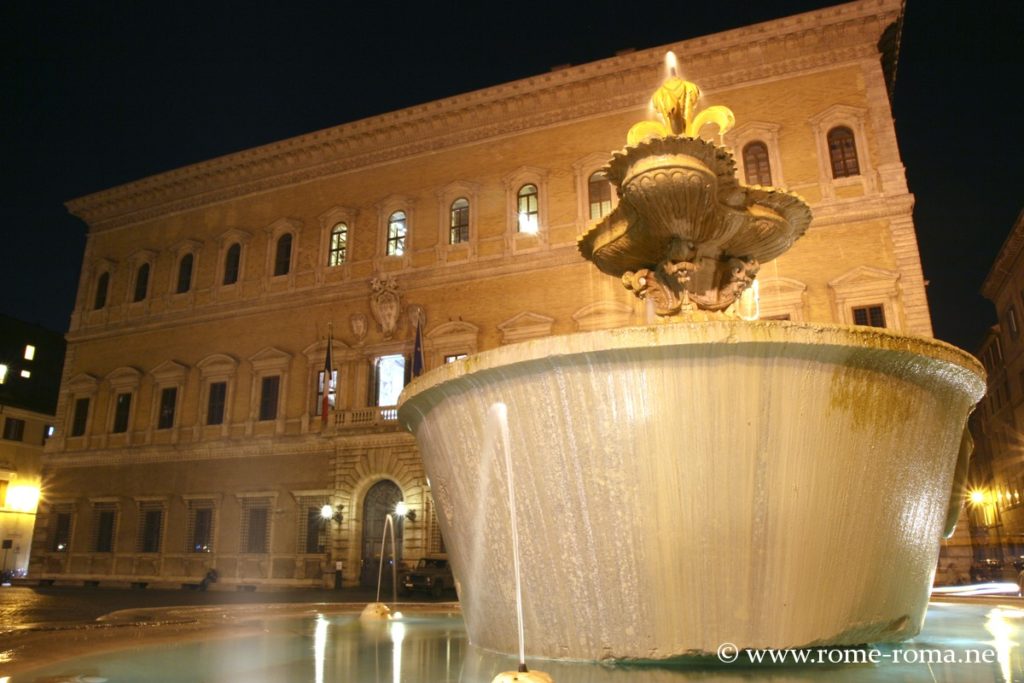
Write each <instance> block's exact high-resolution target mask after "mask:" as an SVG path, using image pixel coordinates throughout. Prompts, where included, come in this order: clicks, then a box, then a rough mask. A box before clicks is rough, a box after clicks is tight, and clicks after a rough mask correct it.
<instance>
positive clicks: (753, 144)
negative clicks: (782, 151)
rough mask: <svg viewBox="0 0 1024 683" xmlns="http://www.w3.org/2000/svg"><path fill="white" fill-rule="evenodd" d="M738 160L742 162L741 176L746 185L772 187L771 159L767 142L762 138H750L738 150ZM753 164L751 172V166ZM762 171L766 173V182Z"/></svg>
mask: <svg viewBox="0 0 1024 683" xmlns="http://www.w3.org/2000/svg"><path fill="white" fill-rule="evenodd" d="M752 157H755V158H752ZM740 160H741V162H742V164H743V177H744V178H745V179H746V181H747V182H746V184H747V185H760V186H761V187H774V183H773V181H772V159H771V155H770V154H769V152H768V143H767V142H765V141H764V140H750V141H749V142H747V143H746V144H745V145H743V149H742V150H741V151H740ZM752 165H753V166H754V167H755V168H754V170H753V173H752V172H751V166H752ZM763 172H764V173H767V182H763V181H764V180H765V176H764V175H763Z"/></svg>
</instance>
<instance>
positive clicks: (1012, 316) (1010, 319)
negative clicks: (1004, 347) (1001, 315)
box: [1006, 306, 1020, 339]
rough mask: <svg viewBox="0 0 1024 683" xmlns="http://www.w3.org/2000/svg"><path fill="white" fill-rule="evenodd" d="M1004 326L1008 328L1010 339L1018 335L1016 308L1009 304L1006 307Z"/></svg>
mask: <svg viewBox="0 0 1024 683" xmlns="http://www.w3.org/2000/svg"><path fill="white" fill-rule="evenodd" d="M1006 327H1007V329H1009V330H1010V339H1016V338H1017V337H1019V336H1020V326H1019V325H1018V324H1017V309H1016V308H1014V307H1013V306H1010V307H1009V308H1007V309H1006Z"/></svg>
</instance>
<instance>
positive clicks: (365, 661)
mask: <svg viewBox="0 0 1024 683" xmlns="http://www.w3.org/2000/svg"><path fill="white" fill-rule="evenodd" d="M1006 603H1012V604H1001V603H1000V602H998V601H991V602H990V603H988V604H978V603H974V604H951V603H944V602H935V603H932V605H931V608H930V609H929V611H928V617H927V620H926V621H925V626H924V630H923V631H922V632H921V633H920V634H919V635H918V636H917V637H915V638H913V639H912V640H909V641H906V642H904V643H901V644H898V645H888V646H878V647H876V648H873V649H869V648H863V647H862V648H852V649H851V651H852V652H855V653H861V654H860V656H861V657H866V656H868V655H869V654H871V653H875V654H874V655H873V656H874V657H875V659H876V661H877V663H875V664H870V663H864V664H827V663H826V664H802V665H794V664H791V663H789V664H787V665H781V664H780V665H772V666H767V667H766V666H765V665H760V666H754V665H751V664H750V663H749V662H747V661H743V660H741V661H739V662H737V663H734V664H728V663H723V662H720V661H719V660H718V659H717V658H716V657H710V658H701V659H690V660H681V661H677V662H673V663H669V664H665V663H663V664H661V665H657V666H655V665H644V666H635V665H630V664H629V663H620V664H617V665H614V666H611V665H602V664H597V663H579V662H569V661H545V662H543V668H545V669H546V670H547V671H548V672H549V673H551V674H552V676H553V677H554V678H555V680H557V681H558V682H559V683H574V682H580V683H582V682H583V681H587V682H591V683H605V682H607V683H627V682H635V681H643V682H644V683H673V682H678V683H682V682H683V681H690V680H703V681H745V680H763V679H764V678H766V677H768V678H771V680H773V681H812V680H826V679H827V680H829V681H851V682H852V681H858V682H860V681H904V682H913V681H922V682H923V681H935V680H947V681H951V680H970V681H976V682H978V683H985V682H988V681H992V682H993V683H995V682H997V681H1000V682H1001V681H1012V680H1020V677H1021V676H1022V675H1024V662H1022V657H1021V651H1020V645H1021V633H1022V628H1024V610H1022V609H1021V605H1020V601H1018V600H1007V601H1006ZM337 608H338V607H337V606H330V605H319V606H317V609H319V611H316V610H312V611H310V610H309V609H308V608H306V610H305V611H304V612H296V611H295V609H294V607H292V608H290V609H289V610H287V611H283V612H281V613H275V612H274V609H273V608H267V607H266V606H262V609H261V607H257V606H246V607H234V608H215V609H210V608H206V609H203V610H197V609H195V608H187V609H186V608H169V609H164V610H146V614H147V616H148V617H149V618H150V619H157V620H163V621H164V622H165V623H164V624H163V625H141V626H140V625H131V626H124V627H121V628H116V629H115V628H109V629H94V628H93V629H84V630H77V631H59V632H54V633H50V634H47V635H46V636H45V637H41V638H39V639H38V641H37V642H36V645H35V646H34V647H35V652H36V653H37V656H40V657H45V658H49V659H53V658H54V653H62V652H64V651H65V650H66V646H67V645H68V644H70V643H80V644H81V643H85V644H86V645H87V646H88V647H89V649H94V648H95V647H97V645H96V643H95V642H93V641H96V640H104V639H105V638H106V637H107V636H108V635H109V634H110V633H112V632H116V633H114V635H115V639H116V642H113V643H107V647H112V648H120V649H113V650H108V651H106V652H102V653H98V654H91V655H88V656H83V657H78V658H74V659H69V660H64V661H59V662H54V663H51V664H48V665H45V666H42V667H36V668H26V665H28V664H31V662H32V661H33V652H34V650H33V647H28V648H27V649H24V648H15V649H16V650H18V652H19V657H20V659H16V660H15V661H14V664H16V665H19V666H18V668H17V669H16V670H15V671H13V672H12V671H7V672H6V673H4V672H3V668H4V666H8V667H9V666H10V665H11V662H7V664H6V665H3V664H0V681H3V683H85V682H87V681H95V682H99V681H107V682H108V683H125V682H136V681H146V683H171V682H174V683H178V682H182V681H190V682H191V681H204V682H207V683H220V682H227V681H231V682H232V683H234V682H237V681H245V682H246V683H262V682H267V683H270V682H273V683H290V682H292V681H295V682H298V681H302V682H303V683H307V682H314V683H322V682H323V681H346V683H397V682H399V681H401V682H402V683H448V682H450V683H488V682H489V681H490V680H491V678H492V677H493V676H494V674H495V673H496V672H498V671H503V670H508V669H510V668H514V666H515V658H514V657H510V656H506V655H499V654H494V653H491V652H487V651H484V650H481V649H478V648H475V647H473V646H471V645H469V643H468V641H467V637H466V631H465V628H464V625H463V621H462V619H461V617H460V616H459V615H458V613H457V612H447V613H446V612H443V611H432V612H420V611H418V610H417V611H414V612H412V613H411V614H409V615H408V616H407V617H406V618H404V619H403V620H400V621H391V622H374V623H370V624H367V623H365V622H362V623H361V622H360V621H359V619H358V612H357V611H348V612H337V611H334V610H335V609H337ZM414 609H415V608H414ZM166 622H177V623H176V624H174V623H166ZM185 622H188V623H191V624H193V626H196V625H202V626H201V627H199V628H198V630H196V629H184V630H183V626H182V624H184V623H185ZM13 644H14V643H8V644H7V646H8V647H10V646H11V645H13ZM5 649H6V648H5ZM810 652H811V653H812V656H814V657H821V658H822V659H823V660H824V661H828V659H829V657H834V658H838V656H839V655H840V654H841V653H842V652H843V650H841V649H824V650H811V651H810ZM40 653H41V654H40ZM818 653H821V654H818ZM975 653H976V654H975ZM58 656H59V655H58ZM846 656H848V657H852V656H854V655H846ZM971 657H977V659H978V660H979V661H978V662H977V663H973V662H972V663H969V662H968V661H967V660H968V659H969V658H971ZM36 661H38V660H36Z"/></svg>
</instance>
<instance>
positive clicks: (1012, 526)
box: [968, 211, 1024, 572]
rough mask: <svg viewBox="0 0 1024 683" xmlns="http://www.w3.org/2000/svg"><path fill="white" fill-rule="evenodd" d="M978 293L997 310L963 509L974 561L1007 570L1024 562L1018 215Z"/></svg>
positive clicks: (1023, 216) (1022, 246)
mask: <svg viewBox="0 0 1024 683" xmlns="http://www.w3.org/2000/svg"><path fill="white" fill-rule="evenodd" d="M981 293H982V294H983V295H984V296H985V298H986V299H988V300H989V301H991V302H992V304H993V305H994V306H995V309H996V316H997V317H998V319H999V323H998V324H997V325H995V326H994V327H992V329H991V330H990V331H989V333H988V334H987V335H986V337H985V340H984V341H983V342H982V345H981V347H980V349H979V351H978V357H979V358H981V362H982V363H983V364H984V365H985V369H986V370H987V371H988V392H987V393H986V395H985V398H984V399H982V401H981V403H980V404H978V408H977V409H976V410H975V413H974V416H973V417H972V419H971V432H972V434H973V436H974V441H975V445H976V450H975V455H974V460H973V463H972V465H971V481H970V485H971V490H970V491H969V501H968V509H969V511H970V520H971V527H972V540H973V544H974V550H975V559H976V560H977V561H983V560H996V561H998V562H1002V563H1003V564H1004V565H1009V564H1010V563H1011V562H1017V563H1020V562H1021V561H1022V560H1024V457H1022V456H1024V435H1022V433H1021V429H1022V427H1024V335H1022V326H1024V211H1022V212H1021V213H1020V214H1019V215H1018V216H1017V220H1016V222H1014V224H1013V228H1012V229H1011V230H1010V234H1009V236H1007V238H1006V241H1005V242H1004V243H1003V246H1002V247H1001V248H1000V250H999V254H998V255H997V256H996V260H995V262H994V263H993V264H992V269H991V270H990V271H989V273H988V277H986V278H985V282H984V283H983V284H982V287H981ZM1007 572H1009V567H1008V566H1007Z"/></svg>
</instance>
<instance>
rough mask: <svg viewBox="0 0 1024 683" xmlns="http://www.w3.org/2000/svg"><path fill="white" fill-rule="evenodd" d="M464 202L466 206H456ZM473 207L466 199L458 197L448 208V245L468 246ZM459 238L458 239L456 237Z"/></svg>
mask: <svg viewBox="0 0 1024 683" xmlns="http://www.w3.org/2000/svg"><path fill="white" fill-rule="evenodd" d="M459 202H462V203H463V204H464V206H456V204H458V203H459ZM471 207H472V204H471V203H470V201H469V199H468V198H466V197H457V198H456V199H455V200H453V201H452V203H451V204H450V205H449V207H448V244H449V245H450V246H456V245H459V244H468V243H469V235H470V220H469V211H470V208H471ZM456 236H457V237H456Z"/></svg>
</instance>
